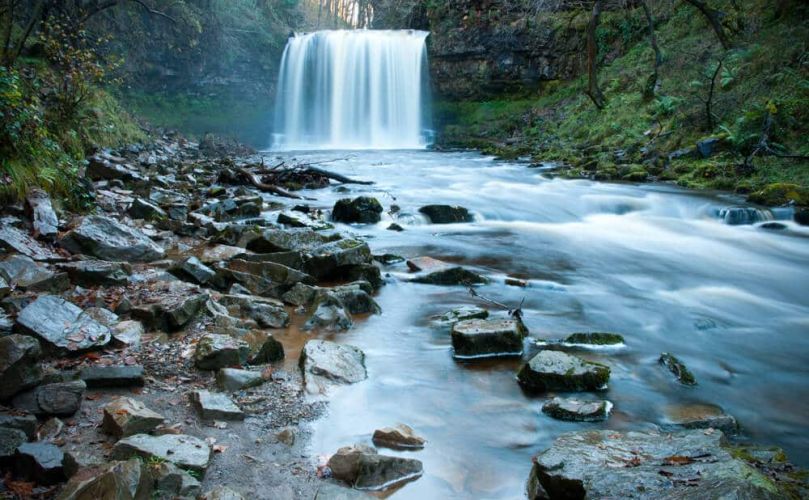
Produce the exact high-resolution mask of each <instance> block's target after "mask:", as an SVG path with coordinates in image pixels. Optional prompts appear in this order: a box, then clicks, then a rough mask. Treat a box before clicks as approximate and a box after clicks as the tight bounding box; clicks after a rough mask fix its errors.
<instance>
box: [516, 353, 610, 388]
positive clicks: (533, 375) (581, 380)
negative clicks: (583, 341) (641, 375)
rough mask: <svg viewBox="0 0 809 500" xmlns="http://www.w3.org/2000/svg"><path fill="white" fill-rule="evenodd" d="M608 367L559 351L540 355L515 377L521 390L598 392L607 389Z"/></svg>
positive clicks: (532, 359)
mask: <svg viewBox="0 0 809 500" xmlns="http://www.w3.org/2000/svg"><path fill="white" fill-rule="evenodd" d="M609 378H610V369H609V367H608V366H605V365H602V364H600V363H593V362H592V361H585V360H583V359H581V358H579V357H577V356H571V355H570V354H566V353H564V352H560V351H547V350H546V351H540V352H539V354H537V355H536V356H534V357H533V358H531V360H530V361H529V362H528V363H526V364H525V365H524V366H523V367H522V368H521V369H520V371H519V372H518V373H517V380H518V381H519V383H520V385H522V386H523V387H524V388H525V389H527V390H530V391H534V392H546V391H598V390H603V389H605V388H606V386H607V382H608V381H609Z"/></svg>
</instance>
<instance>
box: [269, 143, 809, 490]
mask: <svg viewBox="0 0 809 500" xmlns="http://www.w3.org/2000/svg"><path fill="white" fill-rule="evenodd" d="M268 156H269V157H271V158H273V159H272V160H269V159H268V161H275V159H274V158H275V156H276V155H275V154H272V155H268ZM345 156H350V157H349V158H348V159H346V160H341V161H335V162H331V163H328V164H325V165H323V167H324V168H328V169H331V170H334V171H338V172H340V173H342V174H344V175H348V176H352V177H355V178H359V179H365V180H372V181H374V182H375V184H374V185H371V186H349V189H350V192H348V193H346V192H340V191H339V190H338V189H329V190H318V191H303V192H302V194H304V195H306V196H311V197H314V198H316V201H314V202H310V203H311V204H313V205H314V206H317V207H319V208H323V209H330V208H331V207H332V206H333V204H334V202H335V201H336V200H338V199H339V198H343V197H349V196H350V197H354V196H357V195H369V196H375V197H377V198H378V199H379V201H380V202H381V203H382V204H383V206H384V207H385V209H386V213H385V214H384V216H383V220H382V222H380V223H378V224H375V225H357V226H347V225H339V229H340V230H341V231H343V232H346V233H354V234H356V235H358V236H361V237H363V238H366V239H367V240H368V242H369V244H370V246H371V248H372V249H373V251H374V253H386V252H388V253H395V254H400V255H402V256H404V257H416V256H422V255H428V256H431V257H435V258H439V259H442V260H448V261H453V262H458V263H461V264H463V265H465V266H468V267H471V268H474V269H476V270H478V271H479V272H481V273H483V274H485V275H487V276H489V277H490V278H492V283H491V284H488V285H484V286H481V287H479V288H478V292H479V293H480V294H481V295H484V296H486V297H490V298H492V299H495V300H497V301H500V302H503V303H505V304H513V305H516V304H518V303H520V301H522V300H523V299H524V301H525V302H524V305H523V310H524V312H525V323H526V325H527V326H528V328H529V329H530V338H529V340H528V341H527V342H528V343H529V344H533V343H534V342H535V341H536V340H542V339H558V338H561V337H564V336H566V335H568V334H570V333H573V332H579V331H607V332H616V333H620V334H622V335H624V337H625V338H626V347H625V348H623V349H620V350H617V351H606V350H605V351H595V352H577V354H578V355H580V356H582V357H585V358H587V359H592V360H596V361H600V362H603V363H606V364H608V365H609V366H610V367H611V368H612V377H611V380H610V383H609V388H608V390H607V391H605V392H604V393H600V394H597V395H580V396H582V397H585V398H586V397H604V398H606V399H609V400H610V401H612V402H613V403H614V405H615V406H614V409H613V412H612V414H611V416H610V418H609V420H607V421H606V422H603V423H569V422H561V421H557V420H553V419H551V418H550V417H548V416H546V415H544V414H542V412H541V411H540V407H541V405H542V402H543V401H544V400H545V398H544V397H532V396H528V395H526V394H524V393H523V392H522V391H521V389H520V387H519V386H518V384H517V382H516V380H515V373H516V370H517V368H518V366H519V361H515V360H512V361H487V362H463V363H462V362H457V361H455V360H453V358H452V349H451V345H450V336H449V332H448V329H447V327H442V326H440V325H437V324H436V322H435V321H434V317H435V316H436V315H440V314H442V313H444V312H446V311H448V310H449V309H451V308H453V307H455V306H459V305H463V304H476V305H482V306H485V303H483V302H481V301H480V300H479V299H475V298H474V297H471V296H470V295H469V294H468V292H467V290H465V289H464V288H463V287H441V286H430V285H420V284H413V283H408V282H407V281H406V280H405V279H404V278H406V267H405V266H404V264H399V265H397V266H391V267H388V268H386V269H385V271H386V272H388V273H389V274H390V277H389V279H388V282H387V284H386V286H384V287H383V288H382V289H381V291H380V292H379V294H378V296H377V297H376V299H377V301H378V302H379V304H380V305H381V307H382V310H383V313H382V314H381V315H378V316H371V317H369V318H367V319H360V320H359V321H357V322H356V324H355V326H354V328H353V329H352V330H350V331H348V332H345V333H336V334H325V333H324V334H321V336H322V337H323V338H329V339H331V340H335V341H337V342H341V343H346V344H352V345H355V346H357V347H359V348H361V349H362V350H363V351H364V352H365V353H366V356H367V358H366V363H367V368H368V374H369V376H368V380H366V381H364V382H361V383H358V384H355V385H351V386H344V387H339V388H336V389H335V390H333V391H332V392H331V393H330V394H329V401H330V403H329V409H328V412H327V414H326V416H324V417H323V418H321V419H320V420H318V421H317V422H316V423H315V424H314V433H313V438H312V441H311V449H310V451H311V454H312V456H322V455H328V454H331V453H333V452H334V451H335V450H337V449H338V448H339V447H341V446H346V445H350V444H352V443H355V442H360V443H366V444H371V442H370V437H371V434H372V432H373V431H374V429H376V428H379V427H383V426H390V425H393V424H396V423H398V422H402V423H406V424H408V425H410V426H412V427H413V428H414V429H415V430H416V432H417V433H418V434H419V435H421V436H423V437H425V438H426V439H427V440H428V443H427V445H426V447H425V448H424V450H421V451H415V452H395V451H390V450H384V453H387V454H395V455H396V454H399V455H403V456H409V457H412V458H418V459H419V460H421V461H422V462H423V463H424V476H423V477H422V478H420V479H418V480H417V481H415V482H413V483H410V484H407V485H405V486H404V487H403V488H401V489H399V490H398V491H396V492H394V493H393V495H392V497H393V498H397V499H399V498H401V499H418V500H425V499H433V498H436V499H438V498H442V499H445V498H498V499H500V498H524V484H525V480H526V478H527V476H528V473H529V470H530V467H531V457H532V456H533V455H535V454H536V453H538V452H539V451H541V450H543V449H544V448H546V447H548V446H549V445H550V444H551V443H552V441H553V440H554V438H555V437H556V436H558V435H559V434H560V433H562V432H565V431H571V430H579V429H587V428H592V429H600V428H609V429H648V428H651V427H653V426H655V425H659V424H665V423H666V419H667V414H668V412H669V410H670V408H671V407H672V406H673V405H678V404H691V403H705V404H716V405H719V406H721V407H722V408H723V409H724V410H725V411H726V412H727V413H730V414H731V415H734V416H735V417H736V418H737V419H738V420H739V422H740V424H741V426H742V428H743V433H742V436H741V440H743V441H744V440H751V441H754V442H757V443H766V444H774V445H777V446H781V447H783V448H784V449H785V450H786V451H787V453H788V454H789V456H790V457H791V459H792V461H793V462H795V463H797V464H799V465H802V466H807V465H809V435H807V433H806V432H805V430H806V416H807V415H809V387H808V386H807V385H806V380H807V379H808V378H809V363H807V361H809V360H807V359H806V355H805V353H807V352H809V228H805V227H800V226H796V225H795V224H794V223H792V222H789V221H785V222H784V223H785V224H786V225H787V226H788V229H787V230H783V231H771V230H765V229H762V228H760V227H756V226H754V225H746V226H730V225H726V224H724V223H723V222H722V221H721V220H720V219H719V218H718V217H717V212H718V210H719V209H721V208H723V207H727V206H733V205H736V204H739V203H741V202H740V200H739V199H737V198H735V197H733V196H730V195H727V194H716V193H699V192H693V191H686V190H683V189H679V188H677V187H674V186H670V185H660V184H646V185H634V184H607V183H595V182H590V181H586V180H561V179H550V178H548V177H545V176H543V174H542V171H541V170H538V169H529V168H527V166H526V165H525V164H520V163H515V162H503V161H495V160H493V159H491V158H489V157H484V156H480V155H479V154H477V153H467V152H458V153H439V152H428V151H384V152H379V151H373V152H352V153H345V152H313V153H284V154H282V155H281V158H284V159H290V158H293V157H294V158H296V159H298V160H300V161H323V160H329V159H335V158H341V157H345ZM430 203H442V204H457V205H463V206H465V207H467V208H469V209H470V211H472V212H473V213H474V214H475V217H476V221H475V222H474V223H469V224H452V225H430V224H427V223H426V221H424V220H423V219H422V218H421V217H420V216H419V215H418V212H417V210H418V208H419V207H420V206H423V205H426V204H430ZM393 204H395V205H398V206H400V207H401V213H400V214H399V215H398V216H397V217H395V218H391V217H390V215H389V214H387V210H388V208H389V207H390V206H391V205H393ZM394 220H395V221H396V222H398V223H399V224H401V225H402V226H404V228H405V231H403V232H395V231H389V230H387V229H386V228H387V226H388V225H390V223H391V222H392V221H394ZM506 276H515V277H518V278H522V279H525V280H528V281H529V286H528V287H527V288H519V287H514V286H507V285H505V284H504V278H505V277H506ZM493 311H494V310H493ZM297 335H303V334H297ZM287 340H289V339H287ZM536 350H537V348H536V347H532V348H530V349H528V350H527V351H526V356H525V359H527V357H528V355H529V354H530V353H533V352H535V351H536ZM664 351H669V352H672V353H674V354H676V355H677V356H678V357H679V358H680V359H682V360H683V361H685V363H686V364H687V365H688V366H689V368H691V370H692V371H693V372H694V374H695V375H696V377H697V380H698V382H699V384H698V385H697V386H696V387H686V386H682V385H679V384H677V383H676V382H674V381H673V379H672V377H671V374H670V373H668V372H667V371H665V370H664V369H663V368H662V367H661V366H660V365H658V363H657V358H658V356H659V355H660V353H661V352H664ZM292 362H294V360H293V361H292Z"/></svg>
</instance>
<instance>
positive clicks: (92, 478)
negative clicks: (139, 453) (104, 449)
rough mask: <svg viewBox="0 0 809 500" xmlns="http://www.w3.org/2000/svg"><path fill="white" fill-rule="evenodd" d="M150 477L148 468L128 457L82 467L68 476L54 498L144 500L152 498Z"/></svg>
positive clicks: (152, 485)
mask: <svg viewBox="0 0 809 500" xmlns="http://www.w3.org/2000/svg"><path fill="white" fill-rule="evenodd" d="M154 482H155V481H154V480H153V477H152V471H150V467H149V466H148V465H147V464H146V463H144V462H143V461H142V460H139V459H137V458H130V459H129V460H127V461H115V462H111V463H108V464H104V465H99V466H94V467H89V468H86V469H83V470H82V471H80V472H79V473H78V474H76V475H74V476H73V477H72V478H70V481H68V482H67V484H66V485H65V487H64V488H63V489H62V491H61V492H59V495H58V496H57V497H56V498H57V500H93V499H97V500H102V499H107V498H109V499H116V500H124V499H129V500H147V499H150V498H152V492H153V488H154Z"/></svg>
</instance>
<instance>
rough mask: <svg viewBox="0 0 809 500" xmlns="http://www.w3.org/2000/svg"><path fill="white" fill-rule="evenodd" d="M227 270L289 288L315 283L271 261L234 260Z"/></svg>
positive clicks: (300, 273)
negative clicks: (297, 284) (298, 284)
mask: <svg viewBox="0 0 809 500" xmlns="http://www.w3.org/2000/svg"><path fill="white" fill-rule="evenodd" d="M227 268H228V269H230V270H231V271H236V272H239V273H245V274H251V275H253V276H259V277H261V278H264V279H266V280H268V281H270V282H272V283H275V284H278V285H281V286H285V287H287V288H289V287H292V286H293V285H295V284H296V283H306V284H309V285H311V284H314V282H315V280H314V278H312V277H311V276H309V275H308V274H306V273H303V272H301V271H298V270H296V269H292V268H291V267H287V266H285V265H283V264H278V263H276V262H270V261H264V262H256V261H246V260H241V259H233V260H231V261H230V262H228V263H227Z"/></svg>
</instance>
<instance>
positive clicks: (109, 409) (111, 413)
mask: <svg viewBox="0 0 809 500" xmlns="http://www.w3.org/2000/svg"><path fill="white" fill-rule="evenodd" d="M163 420H164V418H163V415H161V414H159V413H157V412H155V411H152V410H150V409H149V408H147V407H146V405H144V404H143V403H141V402H140V401H137V400H135V399H132V398H118V399H116V400H115V401H113V402H112V403H109V404H108V405H106V406H105V407H104V419H103V420H102V422H101V429H102V430H103V431H104V432H105V433H107V434H109V435H111V436H115V437H117V438H122V437H127V436H133V435H135V434H146V433H149V432H152V431H153V430H154V429H155V428H156V427H157V426H158V425H160V424H162V423H163Z"/></svg>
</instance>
